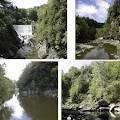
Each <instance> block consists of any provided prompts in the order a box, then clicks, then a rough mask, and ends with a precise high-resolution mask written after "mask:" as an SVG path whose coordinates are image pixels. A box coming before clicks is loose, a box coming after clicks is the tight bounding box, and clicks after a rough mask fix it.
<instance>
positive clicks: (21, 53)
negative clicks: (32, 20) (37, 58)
mask: <svg viewBox="0 0 120 120" xmlns="http://www.w3.org/2000/svg"><path fill="white" fill-rule="evenodd" d="M13 27H14V29H15V31H16V32H17V34H18V37H19V38H20V39H21V43H22V47H21V48H20V49H19V50H18V52H17V55H16V58H17V57H20V58H25V56H26V55H27V54H28V53H29V52H30V51H31V50H32V47H34V45H33V43H32V42H31V39H32V38H33V31H32V25H13Z"/></svg>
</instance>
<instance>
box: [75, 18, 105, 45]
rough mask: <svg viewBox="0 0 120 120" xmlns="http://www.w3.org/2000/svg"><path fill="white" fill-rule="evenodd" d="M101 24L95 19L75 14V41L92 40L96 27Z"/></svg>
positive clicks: (94, 36)
mask: <svg viewBox="0 0 120 120" xmlns="http://www.w3.org/2000/svg"><path fill="white" fill-rule="evenodd" d="M102 25H103V24H102V23H97V22H96V21H95V20H92V19H89V18H85V17H82V18H81V17H79V16H76V42H77V43H84V42H88V41H91V40H94V39H95V38H96V28H99V27H101V26H102Z"/></svg>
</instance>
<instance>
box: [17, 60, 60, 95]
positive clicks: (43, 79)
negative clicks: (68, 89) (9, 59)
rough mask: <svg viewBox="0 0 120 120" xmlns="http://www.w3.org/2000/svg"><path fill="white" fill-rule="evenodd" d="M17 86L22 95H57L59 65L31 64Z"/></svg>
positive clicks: (51, 63) (55, 63)
mask: <svg viewBox="0 0 120 120" xmlns="http://www.w3.org/2000/svg"><path fill="white" fill-rule="evenodd" d="M17 86H18V88H19V92H20V93H23V92H24V91H27V92H28V94H42V93H43V94H44V92H46V91H50V92H51V91H54V92H55V93H56V94H57V89H58V63H57V62H31V63H29V64H28V65H27V66H26V68H25V69H24V71H23V73H22V74H21V76H20V78H19V81H18V82H17ZM29 91H30V93H29ZM49 95H50V93H49Z"/></svg>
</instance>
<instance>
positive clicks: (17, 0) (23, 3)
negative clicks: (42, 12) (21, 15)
mask: <svg viewBox="0 0 120 120" xmlns="http://www.w3.org/2000/svg"><path fill="white" fill-rule="evenodd" d="M10 1H11V2H12V3H13V4H14V5H15V6H17V7H18V8H32V7H34V6H41V5H43V4H46V3H47V2H48V0H10Z"/></svg>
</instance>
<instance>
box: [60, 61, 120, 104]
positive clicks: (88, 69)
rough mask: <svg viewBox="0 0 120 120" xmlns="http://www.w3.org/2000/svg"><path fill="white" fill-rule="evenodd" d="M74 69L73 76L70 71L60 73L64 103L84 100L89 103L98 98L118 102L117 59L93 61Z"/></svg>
mask: <svg viewBox="0 0 120 120" xmlns="http://www.w3.org/2000/svg"><path fill="white" fill-rule="evenodd" d="M71 70H72V69H71ZM76 70H77V71H76V73H77V74H74V75H73V77H72V76H71V72H68V73H66V74H63V75H62V97H63V103H64V104H66V103H69V104H71V103H72V104H73V103H76V104H80V103H82V102H83V101H86V100H87V102H88V103H89V101H98V100H100V99H104V100H106V101H108V102H114V103H115V102H120V95H119V94H120V92H119V91H120V62H119V61H106V62H93V63H91V64H90V65H87V66H84V67H82V68H81V69H77V68H76ZM73 71H74V69H73ZM73 73H74V72H73Z"/></svg>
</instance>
